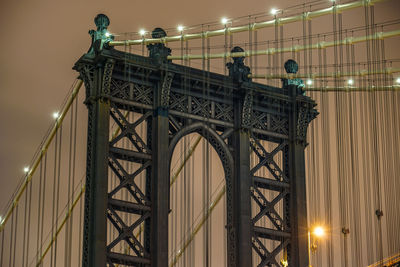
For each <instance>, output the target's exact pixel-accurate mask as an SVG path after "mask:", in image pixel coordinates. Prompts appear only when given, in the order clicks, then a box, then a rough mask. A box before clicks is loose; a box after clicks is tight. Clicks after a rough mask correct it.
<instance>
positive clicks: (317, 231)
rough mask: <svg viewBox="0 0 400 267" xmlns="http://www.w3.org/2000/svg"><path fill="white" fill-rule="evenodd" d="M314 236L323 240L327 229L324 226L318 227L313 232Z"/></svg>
mask: <svg viewBox="0 0 400 267" xmlns="http://www.w3.org/2000/svg"><path fill="white" fill-rule="evenodd" d="M313 234H314V236H316V237H318V238H321V237H324V236H325V229H324V228H323V227H322V226H317V227H315V228H314V231H313Z"/></svg>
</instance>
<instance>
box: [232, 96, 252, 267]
mask: <svg viewBox="0 0 400 267" xmlns="http://www.w3.org/2000/svg"><path fill="white" fill-rule="evenodd" d="M246 100H249V98H248V97H243V98H240V99H237V101H236V103H235V104H234V115H235V132H234V134H233V140H232V141H233V147H234V148H235V151H234V162H235V164H234V176H233V177H234V181H233V188H234V220H235V221H234V224H233V225H234V228H235V229H236V252H235V253H236V266H237V267H248V266H252V245H251V244H252V243H251V237H252V223H251V197H250V186H251V176H250V135H249V129H248V128H247V127H246V125H245V123H244V120H243V118H244V117H247V114H244V113H245V112H248V110H247V109H246V108H244V106H245V105H247V104H251V103H245V102H246ZM250 101H252V98H250Z"/></svg>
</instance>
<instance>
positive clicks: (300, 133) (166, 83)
mask: <svg viewBox="0 0 400 267" xmlns="http://www.w3.org/2000/svg"><path fill="white" fill-rule="evenodd" d="M95 23H96V25H97V30H96V31H93V30H92V31H90V33H91V35H92V46H91V48H90V50H89V52H88V53H86V54H85V55H83V56H82V57H81V58H80V59H79V60H78V62H77V63H76V64H75V66H74V69H75V70H77V71H78V72H79V73H80V77H81V79H83V81H84V83H85V87H86V101H85V104H86V105H87V108H88V114H89V115H88V116H89V120H88V139H87V176H86V193H85V216H84V238H83V242H84V244H83V266H85V267H87V266H90V267H99V266H106V265H107V264H108V265H109V266H115V264H125V265H129V266H152V267H166V266H168V231H166V229H168V213H169V183H170V176H169V173H170V158H171V156H172V152H173V150H174V147H175V145H176V144H177V142H178V141H179V140H180V139H181V138H182V137H183V136H185V135H187V134H190V133H199V134H200V135H202V136H203V137H204V138H206V139H207V140H208V142H209V143H210V144H211V145H212V146H213V147H214V148H215V150H216V152H217V154H218V155H219V157H220V159H221V162H222V165H223V169H224V172H225V181H226V196H227V197H226V201H227V205H226V207H227V208H226V218H227V225H226V231H227V240H226V242H227V252H226V253H227V259H228V266H229V267H248V266H252V265H251V262H252V253H256V254H257V255H258V256H259V257H260V261H261V264H260V265H259V266H280V264H279V263H278V262H277V260H276V255H277V254H279V253H280V252H282V251H284V252H285V254H287V258H288V262H289V266H308V256H307V255H308V253H307V252H308V251H307V231H308V227H307V210H306V185H305V163H304V149H305V147H306V145H307V143H306V131H307V127H308V124H309V122H310V121H311V120H312V119H314V118H315V116H316V115H317V112H316V110H315V109H314V107H315V105H316V104H315V102H314V101H313V100H312V99H310V98H309V97H306V96H304V95H303V91H302V90H301V87H300V86H299V83H298V80H296V79H294V80H284V81H283V88H275V87H271V86H266V85H262V84H258V83H254V82H252V81H251V80H250V79H249V78H248V74H250V69H249V67H247V66H245V65H244V62H243V60H244V58H241V57H238V58H234V60H233V62H232V63H228V64H227V67H228V69H229V76H224V75H220V74H216V73H212V72H206V71H203V70H198V69H194V68H190V67H186V66H181V65H177V64H173V63H171V62H170V61H169V60H168V59H167V57H168V55H170V53H171V50H170V49H169V48H168V47H166V46H165V45H164V44H162V43H158V44H150V45H148V46H147V47H148V49H149V51H150V56H149V57H143V56H138V55H134V54H130V53H126V52H121V51H118V50H115V49H113V48H111V47H110V46H108V45H107V43H108V42H109V41H111V40H112V39H113V37H112V36H110V35H109V34H108V33H107V26H108V25H109V19H108V18H107V17H106V16H105V15H103V14H100V15H98V16H97V17H96V18H95ZM152 34H153V38H161V37H164V36H165V32H164V31H163V30H162V29H159V28H157V29H155V30H154V31H153V33H152ZM238 51H241V50H240V48H235V49H234V51H233V52H238ZM285 67H286V69H287V71H288V72H295V71H296V67H297V65H296V64H295V62H293V61H289V62H287V64H286V65H285ZM127 68H129V71H128V72H127V71H126V69H127ZM183 88H188V90H183ZM204 90H206V93H204ZM127 111H129V112H135V113H138V114H141V116H140V117H139V118H136V121H135V122H133V123H130V122H128V121H127V119H126V117H125V116H124V113H125V112H127ZM143 122H145V123H146V127H147V129H146V134H145V136H141V135H140V134H139V133H138V131H137V129H136V127H137V125H138V124H140V123H143ZM110 123H116V124H117V125H118V126H119V128H120V129H121V131H120V133H119V134H118V136H117V137H116V138H115V139H111V134H110ZM122 138H127V140H129V141H130V142H131V145H132V147H133V149H126V148H121V147H118V145H117V144H118V140H121V139H122ZM110 139H111V140H110ZM265 141H268V142H272V143H274V144H276V147H275V148H274V149H273V150H272V151H268V149H267V148H266V147H265V146H264V145H263V143H265ZM250 153H255V155H256V157H257V161H258V162H257V163H256V164H255V166H251V165H250ZM277 153H282V161H283V163H282V166H283V167H280V166H279V164H277V162H275V159H274V156H275V155H276V154H277ZM165 155H169V158H168V159H169V160H165ZM121 161H127V162H134V163H135V164H137V165H139V168H138V170H137V171H135V172H134V173H130V172H129V171H128V170H126V169H124V165H123V164H121V163H120V162H121ZM262 167H265V168H267V169H268V170H269V172H270V173H271V174H272V177H273V178H268V177H260V176H256V175H255V173H256V172H257V170H259V169H260V168H262ZM109 172H110V173H113V174H115V175H116V177H118V179H119V183H118V184H116V185H115V186H114V188H113V189H112V190H111V191H109V186H110V185H109ZM141 172H143V173H145V177H146V186H145V190H140V188H139V187H138V186H137V184H136V182H135V177H136V176H137V175H139V173H141ZM122 189H124V190H128V192H129V193H130V194H131V195H132V196H131V198H132V199H133V201H126V200H122V199H119V198H118V195H119V194H118V192H119V191H120V190H122ZM266 191H273V192H275V193H274V195H275V198H274V199H273V200H271V201H269V200H268V199H267V197H266V196H265V192H266ZM263 192H264V193H263ZM278 203H281V207H283V208H282V209H283V213H282V214H280V213H279V212H278V211H277V210H276V206H277V204H278ZM252 205H256V206H257V207H258V210H259V212H258V213H257V214H251V211H252ZM119 213H127V214H133V215H135V216H136V217H135V218H137V219H136V221H135V222H134V223H133V224H128V223H127V222H124V217H123V216H119V215H118V214H119ZM262 220H267V221H269V222H270V225H273V227H269V228H267V227H263V226H261V224H260V223H259V222H260V221H262ZM107 223H111V224H112V225H113V227H115V229H116V230H117V231H118V237H117V238H116V239H114V240H108V241H107ZM141 223H144V239H143V240H139V239H137V238H136V237H135V236H134V235H133V231H134V230H135V229H138V228H139V227H140V225H141ZM263 239H268V240H274V241H276V244H278V246H276V247H275V248H273V249H270V248H266V247H265V246H264V245H263V242H261V240H263ZM120 242H126V243H127V244H128V245H129V249H130V250H131V251H132V252H131V253H130V254H128V253H126V254H122V253H116V252H115V251H114V250H113V248H114V247H115V246H116V245H118V244H119V243H120ZM133 254H134V255H133Z"/></svg>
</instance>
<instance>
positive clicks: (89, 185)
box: [82, 63, 110, 267]
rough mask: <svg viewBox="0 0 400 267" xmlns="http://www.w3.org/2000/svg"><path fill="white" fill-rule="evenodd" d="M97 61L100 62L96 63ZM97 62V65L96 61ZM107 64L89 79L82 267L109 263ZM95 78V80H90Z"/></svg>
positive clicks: (99, 67) (94, 72) (108, 110)
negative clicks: (105, 80) (104, 81)
mask: <svg viewBox="0 0 400 267" xmlns="http://www.w3.org/2000/svg"><path fill="white" fill-rule="evenodd" d="M93 64H96V63H93ZM96 65H97V64H96ZM103 72H104V67H103V66H98V65H97V67H95V69H94V71H93V76H92V77H89V79H86V81H85V86H86V88H87V91H86V93H87V96H86V102H85V103H86V105H87V107H88V110H89V121H88V125H89V127H88V144H87V147H88V151H87V173H86V192H85V221H84V231H85V233H84V244H83V258H82V266H84V267H86V266H87V267H99V266H106V253H105V252H106V244H107V235H106V233H107V217H106V216H105V215H106V211H107V185H108V184H107V182H108V165H107V162H108V160H107V157H108V150H109V147H108V142H109V141H108V140H109V119H110V117H109V116H110V114H109V113H110V103H109V100H107V99H106V98H104V97H103V96H105V95H106V92H105V91H106V88H105V87H104V86H103V85H104V83H103V75H104V73H103ZM90 78H92V81H91V82H89V81H90V80H91V79H90Z"/></svg>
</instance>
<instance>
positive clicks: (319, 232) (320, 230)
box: [308, 226, 325, 266]
mask: <svg viewBox="0 0 400 267" xmlns="http://www.w3.org/2000/svg"><path fill="white" fill-rule="evenodd" d="M311 235H312V236H313V237H314V238H313V239H311ZM324 236H325V229H324V227H322V226H315V227H314V228H313V229H310V230H309V231H308V260H309V261H310V260H311V252H312V253H313V254H314V253H315V251H316V250H317V244H316V241H318V239H321V238H322V237H324ZM309 266H311V264H310V265H309Z"/></svg>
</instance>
